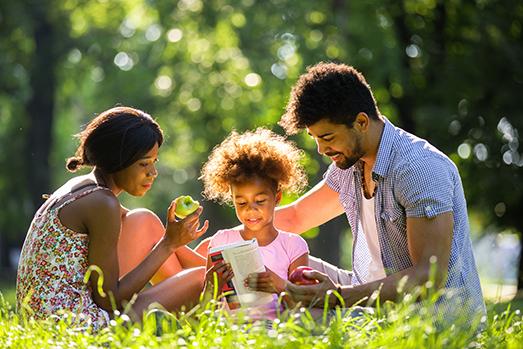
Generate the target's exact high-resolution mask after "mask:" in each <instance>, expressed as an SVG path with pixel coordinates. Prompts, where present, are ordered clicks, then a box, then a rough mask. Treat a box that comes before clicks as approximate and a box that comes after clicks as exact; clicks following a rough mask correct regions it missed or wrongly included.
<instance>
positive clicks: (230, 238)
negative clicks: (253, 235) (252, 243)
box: [209, 228, 242, 247]
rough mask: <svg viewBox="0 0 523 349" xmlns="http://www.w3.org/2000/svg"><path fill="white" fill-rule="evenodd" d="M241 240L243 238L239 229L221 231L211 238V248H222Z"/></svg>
mask: <svg viewBox="0 0 523 349" xmlns="http://www.w3.org/2000/svg"><path fill="white" fill-rule="evenodd" d="M241 239H242V236H241V234H240V229H238V228H229V229H220V230H218V231H217V232H216V233H215V234H214V235H213V236H212V237H211V242H210V243H209V247H216V246H221V245H225V244H229V243H231V242H236V241H239V240H241Z"/></svg>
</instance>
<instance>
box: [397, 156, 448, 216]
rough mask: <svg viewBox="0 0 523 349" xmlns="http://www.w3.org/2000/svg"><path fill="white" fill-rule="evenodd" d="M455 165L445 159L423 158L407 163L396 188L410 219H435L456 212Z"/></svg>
mask: <svg viewBox="0 0 523 349" xmlns="http://www.w3.org/2000/svg"><path fill="white" fill-rule="evenodd" d="M454 171H455V166H454V165H453V164H452V163H451V162H449V160H446V159H444V158H439V157H432V156H429V157H423V158H420V159H417V160H415V161H413V162H410V163H408V164H405V165H404V166H403V167H402V169H401V170H400V171H399V172H398V174H397V182H396V185H395V188H396V195H397V198H398V201H399V203H400V204H401V205H402V206H403V207H404V208H405V213H406V215H407V217H427V218H433V217H435V216H437V215H440V214H442V213H444V212H449V211H452V206H453V205H452V204H453V197H454V186H455V178H456V176H455V173H454Z"/></svg>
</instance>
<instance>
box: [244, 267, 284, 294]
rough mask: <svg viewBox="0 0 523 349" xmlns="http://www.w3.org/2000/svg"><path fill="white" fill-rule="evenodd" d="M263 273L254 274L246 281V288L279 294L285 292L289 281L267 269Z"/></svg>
mask: <svg viewBox="0 0 523 349" xmlns="http://www.w3.org/2000/svg"><path fill="white" fill-rule="evenodd" d="M266 269H267V271H264V272H262V273H252V274H249V276H247V279H245V283H244V284H245V286H246V287H249V288H251V289H253V290H256V291H261V292H267V293H277V294H280V293H281V292H283V291H285V286H286V284H287V281H286V280H284V279H282V278H281V277H279V276H278V274H276V273H275V272H273V271H272V270H270V269H269V268H266Z"/></svg>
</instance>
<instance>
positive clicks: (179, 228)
mask: <svg viewBox="0 0 523 349" xmlns="http://www.w3.org/2000/svg"><path fill="white" fill-rule="evenodd" d="M87 198H89V200H90V202H89V205H88V209H87V210H84V211H83V213H84V214H85V225H86V227H87V229H88V233H89V263H90V264H94V265H97V266H98V267H100V269H101V270H102V272H103V279H104V282H103V292H99V290H98V289H97V281H98V278H99V276H98V275H96V273H94V274H95V275H92V276H91V278H90V283H91V286H92V289H93V298H94V300H95V302H96V303H97V304H98V305H99V306H100V307H102V308H104V309H106V310H112V308H113V306H112V304H111V300H110V299H109V297H110V296H109V297H103V294H102V293H106V294H109V295H112V297H114V302H115V305H116V307H117V308H120V307H121V306H122V301H125V300H130V299H131V298H132V296H133V295H134V294H135V293H138V292H139V291H140V290H141V289H142V288H143V287H144V286H145V285H146V284H147V282H148V281H149V280H150V279H151V277H152V276H153V275H154V273H155V272H156V271H157V270H158V269H159V268H160V267H161V265H162V264H163V263H164V262H165V261H166V260H167V258H168V257H169V256H170V255H171V254H172V253H173V252H174V251H175V250H176V249H177V248H179V247H181V246H183V245H185V244H186V243H188V242H190V241H192V240H194V239H196V238H197V237H199V236H200V235H202V234H203V233H204V232H205V231H206V230H207V227H208V222H207V221H206V223H205V224H204V226H203V227H202V228H201V229H198V226H199V220H198V218H199V215H200V214H201V211H202V210H201V209H199V210H198V211H197V212H196V213H194V214H192V215H190V216H188V217H187V218H185V219H184V220H181V221H179V222H177V221H175V219H174V212H173V211H174V205H173V204H171V206H170V207H169V210H168V224H167V228H166V231H165V235H164V236H163V237H162V238H161V239H160V241H159V242H158V243H157V244H156V245H155V246H154V247H153V249H152V250H151V252H150V253H149V254H148V255H147V256H146V257H145V259H144V260H143V261H142V262H141V263H140V264H139V265H138V266H137V267H136V268H134V269H133V270H131V271H130V272H128V273H127V274H126V275H125V276H124V277H122V278H121V279H120V280H119V279H118V278H119V265H118V253H117V243H118V236H119V233H120V228H121V216H120V204H119V202H118V200H117V199H116V197H114V195H112V194H110V193H107V192H105V191H98V192H95V193H93V194H92V195H89V196H88V197H87ZM87 198H86V199H87Z"/></svg>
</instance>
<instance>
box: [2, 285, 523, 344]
mask: <svg viewBox="0 0 523 349" xmlns="http://www.w3.org/2000/svg"><path fill="white" fill-rule="evenodd" d="M0 287H1V289H3V292H5V298H6V299H7V300H8V302H9V303H11V302H12V301H13V300H14V293H13V289H12V287H11V288H8V289H5V285H2V284H0ZM412 299H413V297H410V300H409V299H408V298H407V299H405V300H404V302H402V304H400V305H395V304H392V303H387V304H385V305H383V306H382V307H381V308H380V309H379V310H377V312H376V314H373V315H365V316H361V317H356V318H354V317H349V316H342V315H341V314H340V313H338V314H336V313H335V314H330V315H331V316H329V317H327V316H320V318H319V319H316V320H315V319H313V318H312V317H311V315H310V314H309V312H308V311H307V310H306V309H301V311H300V310H297V311H295V312H292V313H284V314H282V316H280V318H279V319H277V320H275V321H272V322H252V321H245V319H242V318H234V319H233V318H231V317H230V316H229V315H228V314H226V313H224V312H222V311H216V310H215V307H216V304H215V303H209V304H207V305H206V306H205V307H203V308H199V309H195V310H194V311H193V312H188V314H180V315H178V316H176V317H175V316H174V315H172V314H167V313H158V312H154V313H151V314H149V316H148V317H146V319H145V321H144V324H143V325H142V326H141V325H138V324H131V323H130V322H129V318H128V317H127V316H126V315H123V316H119V317H117V318H116V319H115V320H113V321H112V322H111V326H110V327H109V328H106V329H104V330H102V331H101V332H100V333H97V334H90V333H89V332H88V331H83V330H79V329H78V328H77V326H75V325H74V324H73V323H71V321H72V320H71V319H72V317H71V315H70V314H69V315H67V316H62V317H61V318H60V320H59V321H58V322H55V321H51V320H48V321H35V320H33V319H29V320H28V319H24V318H22V317H20V316H18V315H16V314H15V313H14V312H13V310H12V307H10V306H9V305H6V304H5V303H3V304H0V348H29V347H38V348H58V347H61V348H72V347H74V348H89V349H93V348H107V347H111V348H171V347H180V348H209V349H211V348H231V347H234V348H275V347H278V348H280V347H281V348H300V349H303V348H401V349H405V348H466V347H468V348H521V343H523V322H522V316H521V314H522V313H521V310H522V309H523V300H521V299H520V300H515V301H512V302H509V303H492V302H488V303H487V307H488V319H484V321H485V324H486V329H485V330H484V331H483V332H481V333H474V332H473V331H472V330H471V329H470V327H460V326H456V325H453V326H444V327H438V326H435V325H434V323H433V321H432V318H431V317H430V316H427V315H425V316H423V314H427V313H426V312H425V308H422V309H419V308H416V307H413V306H412ZM517 309H519V310H517ZM189 313H190V314H189ZM158 314H160V316H158ZM324 315H327V314H326V313H325V314H324Z"/></svg>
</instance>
